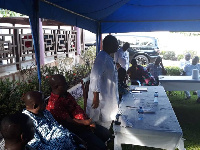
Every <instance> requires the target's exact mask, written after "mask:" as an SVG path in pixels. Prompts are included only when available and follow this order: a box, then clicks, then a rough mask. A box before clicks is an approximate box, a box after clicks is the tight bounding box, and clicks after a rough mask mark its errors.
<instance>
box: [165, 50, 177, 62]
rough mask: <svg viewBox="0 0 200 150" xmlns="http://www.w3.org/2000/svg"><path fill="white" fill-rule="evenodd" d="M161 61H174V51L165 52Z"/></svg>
mask: <svg viewBox="0 0 200 150" xmlns="http://www.w3.org/2000/svg"><path fill="white" fill-rule="evenodd" d="M163 59H165V60H176V57H175V52H174V51H166V52H165V53H164V55H163Z"/></svg>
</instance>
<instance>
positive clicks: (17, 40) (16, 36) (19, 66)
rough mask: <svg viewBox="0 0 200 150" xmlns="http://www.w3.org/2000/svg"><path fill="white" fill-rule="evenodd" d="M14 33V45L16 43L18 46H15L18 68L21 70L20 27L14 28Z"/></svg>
mask: <svg viewBox="0 0 200 150" xmlns="http://www.w3.org/2000/svg"><path fill="white" fill-rule="evenodd" d="M13 34H14V45H16V47H15V48H14V51H15V61H16V68H17V70H20V69H21V60H20V44H19V29H14V30H13Z"/></svg>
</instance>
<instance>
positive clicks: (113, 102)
mask: <svg viewBox="0 0 200 150" xmlns="http://www.w3.org/2000/svg"><path fill="white" fill-rule="evenodd" d="M117 48H118V42H117V39H116V38H115V37H114V36H112V35H108V36H106V37H105V38H104V40H103V50H102V51H100V52H99V54H98V55H97V57H96V59H95V62H94V65H93V68H92V71H91V74H90V86H89V93H88V100H87V109H86V113H87V114H88V116H89V117H90V118H92V120H93V121H95V122H97V123H98V124H101V125H103V126H104V127H106V128H109V127H110V124H111V122H112V120H115V117H116V114H117V111H118V101H119V94H118V73H117V69H116V65H115V64H114V61H113V58H112V57H111V56H110V54H111V53H114V52H116V51H117Z"/></svg>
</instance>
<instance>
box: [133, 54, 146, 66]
mask: <svg viewBox="0 0 200 150" xmlns="http://www.w3.org/2000/svg"><path fill="white" fill-rule="evenodd" d="M135 59H136V60H137V64H138V65H147V64H149V59H148V58H147V57H146V56H144V55H137V56H136V57H135Z"/></svg>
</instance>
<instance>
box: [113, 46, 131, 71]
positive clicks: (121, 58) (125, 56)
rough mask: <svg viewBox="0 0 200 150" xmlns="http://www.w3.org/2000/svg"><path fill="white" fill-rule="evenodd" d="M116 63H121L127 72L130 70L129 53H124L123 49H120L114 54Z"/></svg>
mask: <svg viewBox="0 0 200 150" xmlns="http://www.w3.org/2000/svg"><path fill="white" fill-rule="evenodd" d="M114 61H115V62H116V63H119V64H120V65H121V67H122V68H124V69H126V71H127V70H128V68H129V52H128V51H127V50H126V51H123V49H122V48H120V49H119V50H118V51H117V52H115V54H114Z"/></svg>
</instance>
